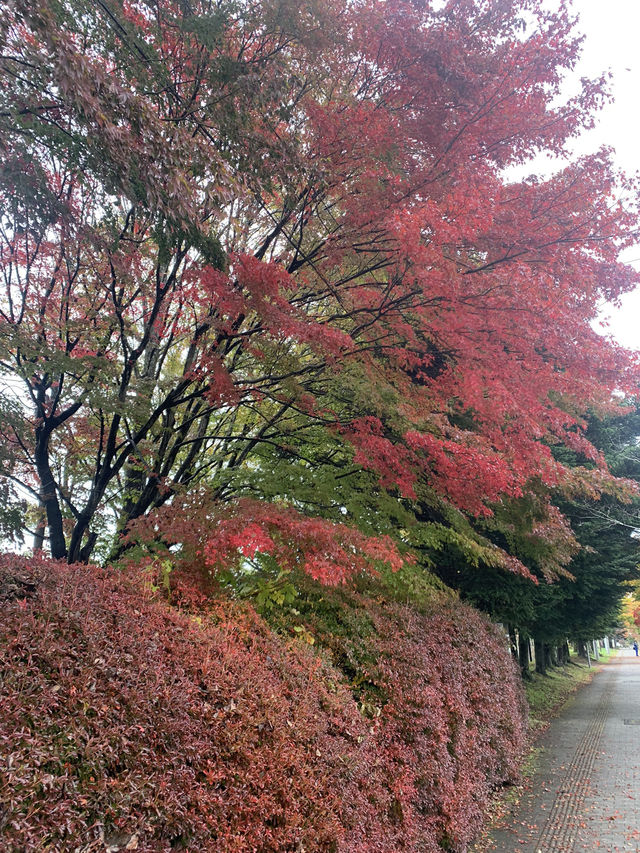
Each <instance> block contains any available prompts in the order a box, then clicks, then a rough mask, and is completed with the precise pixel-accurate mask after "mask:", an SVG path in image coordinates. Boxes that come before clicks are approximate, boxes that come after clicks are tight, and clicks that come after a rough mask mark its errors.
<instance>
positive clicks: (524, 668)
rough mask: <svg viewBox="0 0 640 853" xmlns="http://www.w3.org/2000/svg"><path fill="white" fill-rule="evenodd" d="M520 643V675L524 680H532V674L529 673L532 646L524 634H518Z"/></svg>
mask: <svg viewBox="0 0 640 853" xmlns="http://www.w3.org/2000/svg"><path fill="white" fill-rule="evenodd" d="M518 641H519V642H518V664H519V666H520V673H521V674H522V677H523V678H531V672H530V671H529V662H530V660H531V646H530V643H529V638H528V637H525V636H524V634H522V633H518Z"/></svg>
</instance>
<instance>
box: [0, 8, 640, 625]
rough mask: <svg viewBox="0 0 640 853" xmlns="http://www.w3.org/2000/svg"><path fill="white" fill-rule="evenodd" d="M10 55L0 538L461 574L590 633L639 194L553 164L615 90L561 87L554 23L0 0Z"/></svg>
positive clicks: (617, 488) (106, 551) (440, 14)
mask: <svg viewBox="0 0 640 853" xmlns="http://www.w3.org/2000/svg"><path fill="white" fill-rule="evenodd" d="M0 44H1V53H0V56H1V58H0V67H1V71H2V82H1V88H0V145H1V146H2V166H1V169H0V209H1V210H2V214H1V220H0V280H1V286H2V292H1V294H0V312H1V322H0V375H1V377H2V391H3V393H2V398H1V402H0V406H1V411H0V432H1V442H0V448H1V449H0V466H1V467H0V471H1V473H2V476H3V486H2V488H3V490H4V492H3V494H4V497H5V499H6V500H5V501H4V502H3V506H4V509H3V510H2V513H3V514H2V525H3V529H4V532H5V534H7V533H12V532H13V533H15V534H16V535H19V533H20V532H24V530H25V529H30V528H31V529H34V530H35V533H36V536H37V537H38V536H39V537H40V541H42V542H44V537H45V534H46V539H47V542H48V547H49V549H50V552H51V554H52V556H53V557H55V558H60V559H66V560H68V561H87V560H89V559H90V558H93V559H104V558H107V557H108V556H111V557H112V558H115V557H117V556H118V555H119V554H120V553H121V552H122V549H123V548H124V547H125V546H126V541H127V540H125V539H124V538H123V537H122V535H121V534H122V533H123V532H124V531H125V530H126V529H127V530H132V529H135V528H136V525H137V535H139V536H142V537H145V536H146V538H147V539H148V538H155V539H156V540H159V541H163V542H164V543H165V544H166V545H174V546H176V545H177V546H181V547H182V549H183V550H182V553H183V555H187V553H188V550H189V548H190V547H191V548H193V547H197V548H198V549H199V550H200V551H202V552H203V553H204V554H205V555H206V560H207V562H208V563H209V565H210V567H215V566H217V565H219V564H222V563H225V562H230V561H231V562H232V561H233V560H238V559H240V557H239V553H240V552H243V554H244V557H243V559H244V558H252V557H255V555H256V554H263V555H264V554H267V553H271V554H272V555H273V556H275V557H276V558H277V560H278V561H279V564H280V565H282V566H287V565H294V564H295V565H299V566H300V567H302V568H303V569H304V570H305V571H307V572H309V573H310V574H311V575H312V576H313V577H316V578H320V579H322V580H326V581H330V582H335V581H338V580H340V579H342V578H345V577H347V576H348V575H349V574H350V573H353V572H357V571H360V570H362V569H364V568H366V567H367V566H368V565H370V564H373V565H375V564H376V563H378V562H380V561H383V562H387V563H390V564H391V565H392V566H393V567H397V566H398V565H399V564H400V562H401V561H402V560H403V559H417V560H418V562H423V563H424V564H425V565H430V564H436V563H439V562H442V565H443V566H444V565H445V563H446V556H447V554H448V553H450V552H451V551H452V549H453V551H455V552H456V554H457V555H458V556H457V557H456V560H458V557H459V558H460V559H459V562H460V566H461V569H460V570H461V571H463V570H464V568H465V566H468V565H470V566H478V567H481V568H482V573H481V577H480V574H478V575H477V577H476V576H475V575H474V574H473V572H471V573H470V577H471V580H470V581H469V582H470V583H471V582H473V583H475V584H477V585H480V586H481V587H482V590H481V594H480V593H479V594H478V595H476V599H477V600H480V598H481V597H482V595H484V596H485V597H486V596H487V595H489V594H490V596H491V606H492V608H493V610H494V611H495V610H496V609H497V608H498V606H499V605H500V601H501V599H500V596H504V597H505V609H507V608H508V607H510V606H513V603H514V601H515V600H516V599H517V600H518V602H519V604H518V607H519V608H520V612H519V614H518V618H516V616H515V614H514V616H513V618H512V617H511V616H509V622H510V623H512V624H517V625H519V626H520V627H521V628H522V629H523V630H524V628H525V627H526V629H527V630H530V631H531V632H532V633H535V631H536V630H537V623H535V619H541V620H546V621H547V622H549V621H550V620H551V619H552V615H551V610H550V609H549V606H548V605H549V603H550V601H551V599H552V598H553V597H554V596H556V597H558V600H561V601H562V603H563V607H565V605H566V603H567V601H568V600H569V599H570V598H571V597H574V598H578V597H580V596H583V597H584V604H583V607H584V608H586V607H587V603H586V602H587V600H588V595H587V591H588V590H589V589H590V584H591V583H593V582H594V580H593V575H594V573H596V574H598V572H600V574H599V580H598V583H601V582H602V583H603V584H604V582H605V581H604V578H605V574H604V573H602V572H601V567H600V568H599V569H598V571H597V572H596V564H595V562H594V560H595V558H594V557H593V556H592V555H591V552H590V551H587V550H583V551H581V552H580V556H578V557H576V554H577V539H576V533H577V536H578V539H579V540H580V541H584V542H586V543H587V544H588V543H590V542H591V538H592V537H593V536H595V535H597V536H598V537H599V539H601V538H602V537H605V538H606V541H607V542H608V541H609V539H608V536H609V532H608V528H605V527H603V526H602V524H603V521H602V516H603V515H604V516H607V514H608V510H609V507H610V506H611V503H612V502H615V501H617V500H619V499H627V498H628V497H629V496H630V495H631V493H632V492H633V489H634V488H635V487H634V485H633V484H629V483H626V484H625V483H622V482H620V481H616V479H615V478H614V477H613V476H612V475H611V474H610V473H609V472H608V469H607V464H606V461H605V458H604V455H603V453H602V450H603V449H604V450H605V451H606V449H607V448H606V442H605V443H602V442H601V441H600V436H599V435H596V434H595V433H594V432H593V430H594V429H595V427H592V428H591V430H590V429H588V428H587V427H588V421H587V419H586V416H587V414H588V415H589V417H590V418H591V419H592V420H591V421H590V422H591V423H592V424H594V423H596V422H597V421H595V420H593V418H596V419H597V418H606V417H610V416H614V415H616V413H617V412H619V411H620V409H621V407H624V405H625V402H624V401H625V399H629V398H632V397H634V396H635V395H636V393H637V388H638V363H637V359H636V357H635V356H632V355H630V354H629V353H628V352H626V351H624V350H623V349H622V348H620V347H619V346H617V345H616V344H615V343H614V342H613V341H612V340H609V339H605V338H602V337H600V336H598V335H597V334H596V333H595V332H594V331H593V329H592V326H591V323H592V321H593V320H594V318H595V316H596V314H597V308H598V305H599V304H600V303H601V301H602V300H603V299H615V298H616V297H618V296H620V295H621V294H623V293H625V292H628V291H629V290H631V289H632V288H633V287H634V286H635V285H636V284H637V282H638V273H637V272H635V271H634V270H633V269H632V268H631V267H629V266H626V265H624V264H622V263H620V262H619V260H618V257H619V253H620V251H621V250H622V249H624V248H625V247H626V246H628V245H631V244H632V243H633V242H634V241H635V240H636V239H637V238H636V229H637V201H638V196H637V186H636V184H635V183H634V182H633V181H630V180H627V179H626V178H625V177H624V176H622V175H619V174H616V172H615V170H614V168H613V166H612V163H611V158H610V155H609V152H607V151H606V150H603V151H599V152H597V153H594V154H592V155H589V156H587V157H583V158H580V159H574V160H569V159H568V158H567V157H566V148H567V144H568V143H569V142H570V141H571V140H572V139H573V138H575V137H576V135H578V134H580V133H581V132H582V131H583V130H584V129H585V128H588V127H590V126H591V125H592V123H593V121H594V116H595V115H596V112H597V109H598V106H599V105H600V104H601V103H602V102H603V100H604V99H605V98H606V97H607V95H606V87H605V82H604V80H583V81H582V83H581V87H580V89H579V91H578V92H577V93H576V94H575V95H574V96H572V97H571V98H570V99H568V100H567V99H566V98H562V97H561V94H560V93H561V88H560V86H561V81H562V79H563V77H564V75H565V74H566V73H567V72H568V71H570V69H571V68H572V67H573V65H574V63H575V62H576V58H577V56H578V55H579V49H580V39H579V36H578V35H577V34H576V31H575V27H574V23H573V22H572V20H571V16H570V14H569V13H568V11H567V10H566V9H565V8H564V7H562V8H561V9H560V10H558V11H556V12H553V13H552V12H549V11H545V9H544V8H543V4H542V3H539V2H536V0H509V2H501V3H485V2H480V0H477V1H476V2H474V0H468V2H452V3H446V4H438V5H437V6H432V5H431V4H430V3H416V2H405V1H404V0H377V2H366V1H365V2H362V3H344V2H340V0H335V2H334V0H320V2H314V3H308V2H301V3H300V2H297V0H296V2H289V0H264V2H261V3H251V2H249V0H240V2H227V1H226V0H221V2H219V3H217V4H216V5H212V4H210V3H208V2H198V1H197V0H196V1H195V2H186V3H185V2H177V0H176V2H174V0H164V1H163V2H161V3H160V2H150V3H146V2H137V0H127V2H119V0H113V2H112V0H104V2H102V0H101V2H95V3H93V2H89V3H86V2H80V0H67V2H57V0H46V2H44V3H42V4H34V3H30V2H25V0H12V2H10V3H9V4H8V5H7V7H6V13H5V14H4V15H3V16H2V20H1V21H0ZM540 153H546V154H549V155H551V156H554V157H559V158H561V159H560V162H561V164H562V165H561V166H560V167H559V168H558V170H557V172H556V173H555V174H554V175H553V176H552V177H549V178H542V177H535V176H532V177H529V178H525V179H515V178H513V177H509V176H510V175H513V174H514V170H513V168H512V167H514V166H517V167H522V166H523V165H524V164H526V163H527V161H529V160H530V159H531V158H533V157H534V156H536V155H538V154H540ZM520 171H521V172H522V171H526V170H523V169H522V168H520ZM615 423H617V421H616V422H615ZM614 473H618V472H617V471H616V472H614ZM622 473H624V472H622ZM602 496H604V497H602ZM34 507H35V508H36V509H34ZM585 507H588V508H589V512H590V513H592V514H591V515H589V512H588V513H587V515H586V516H584V515H583V514H582V513H583V510H584V508H585ZM38 513H41V517H39V516H38ZM569 521H572V522H573V523H574V530H573V532H572V530H571V527H570V525H569ZM213 531H215V535H214V533H213ZM616 542H617V540H616ZM607 547H608V546H607ZM611 548H612V549H617V548H618V545H617V544H612V545H611ZM530 552H531V553H534V554H535V558H531V553H530ZM412 554H413V555H414V556H413V557H412V556H411V555H412ZM617 554H618V551H617V550H616V556H615V559H613V561H612V562H611V563H609V562H608V561H607V565H608V566H610V567H611V572H612V573H613V574H615V572H617V571H618V569H617V566H618V564H619V560H618V556H617ZM572 559H573V560H574V562H573V563H572V564H571V567H569V571H571V573H573V574H575V575H576V577H579V578H580V579H581V580H580V582H579V584H578V585H574V586H569V585H568V584H567V583H566V582H565V581H563V580H561V581H560V583H558V584H556V585H555V586H553V587H548V586H545V585H543V584H540V585H538V586H534V585H531V583H530V582H529V581H526V582H525V580H524V579H526V578H528V577H529V576H531V575H540V576H541V577H542V578H543V579H554V578H557V577H561V576H562V575H564V574H565V572H566V571H567V567H568V566H569V562H570V560H572ZM620 559H622V561H623V562H624V559H626V558H624V559H623V558H620ZM576 560H577V561H578V562H576ZM578 565H579V569H580V570H579V571H578V570H577V568H576V567H577V566H578ZM598 565H599V564H598ZM625 565H626V564H625ZM442 571H444V568H443V569H442ZM625 571H626V569H625ZM510 574H511V575H514V577H510ZM507 577H508V578H509V582H510V584H513V587H511V586H503V584H504V581H505V578H507ZM519 578H520V579H519ZM455 583H456V584H457V583H458V581H456V582H455ZM612 583H613V581H612ZM516 589H517V590H518V592H517V594H516V593H515V592H514V591H513V590H516ZM598 589H601V587H598ZM538 597H541V599H540V601H538ZM581 600H582V599H581ZM500 606H501V605H500ZM527 608H531V612H535V614H536V615H535V619H534V617H529V616H527V615H526V613H525V612H524V611H526V610H527ZM566 609H567V612H568V609H569V608H568V605H567V606H566ZM553 612H556V609H555V605H554V608H553ZM542 614H545V615H542ZM525 617H526V618H525ZM563 618H564V617H563ZM565 624H566V622H565Z"/></svg>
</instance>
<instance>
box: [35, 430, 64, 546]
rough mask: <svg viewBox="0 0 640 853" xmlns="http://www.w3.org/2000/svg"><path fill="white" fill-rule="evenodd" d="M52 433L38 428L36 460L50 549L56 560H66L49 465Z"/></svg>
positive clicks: (53, 483)
mask: <svg viewBox="0 0 640 853" xmlns="http://www.w3.org/2000/svg"><path fill="white" fill-rule="evenodd" d="M50 437H51V432H50V430H49V429H47V428H46V425H44V424H41V425H40V426H38V427H36V442H35V451H34V458H35V463H36V468H37V471H38V477H39V478H40V494H41V496H42V503H43V504H44V509H45V512H46V514H47V525H48V526H49V548H50V549H51V556H52V557H53V559H54V560H64V559H65V558H66V556H67V543H66V542H65V538H64V528H63V523H62V512H61V510H60V502H59V500H58V491H57V488H56V481H55V479H54V477H53V473H52V471H51V467H50V465H49V438H50Z"/></svg>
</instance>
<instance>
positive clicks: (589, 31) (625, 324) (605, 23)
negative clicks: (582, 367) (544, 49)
mask: <svg viewBox="0 0 640 853" xmlns="http://www.w3.org/2000/svg"><path fill="white" fill-rule="evenodd" d="M549 5H550V6H551V5H553V4H552V2H549ZM573 10H574V12H575V13H577V14H578V16H579V30H580V31H581V32H583V33H584V34H585V36H586V41H585V44H584V50H583V57H582V60H581V63H580V67H579V68H578V69H577V72H576V73H577V75H578V76H579V77H580V76H595V75H597V74H599V73H601V72H602V71H606V70H608V69H610V70H611V71H612V72H613V75H614V79H613V85H612V91H613V95H614V98H615V100H614V103H612V104H610V105H608V106H607V107H606V108H605V109H604V110H603V111H602V114H601V118H600V121H599V124H598V127H597V128H595V129H594V130H593V131H591V132H590V133H589V134H588V136H587V138H585V139H582V140H580V144H579V145H580V151H581V152H582V151H590V150H595V149H597V148H599V147H600V146H601V145H610V146H612V147H613V148H615V149H616V160H617V162H618V164H619V166H620V167H621V168H622V169H624V170H625V171H626V172H628V173H629V174H633V173H635V172H637V171H639V170H640V0H573ZM625 258H626V259H627V260H628V261H629V262H632V261H633V262H634V266H638V268H640V245H638V246H637V247H636V248H635V249H634V250H633V251H630V252H628V253H626V255H625ZM605 313H608V314H609V315H610V324H611V325H610V329H609V331H610V332H611V334H613V335H614V336H615V337H616V338H617V339H618V340H619V341H620V342H621V343H622V344H624V346H627V347H630V348H633V349H640V292H636V293H634V294H629V295H628V296H626V297H625V298H624V300H623V307H622V309H621V310H611V309H608V310H607V311H606V312H605Z"/></svg>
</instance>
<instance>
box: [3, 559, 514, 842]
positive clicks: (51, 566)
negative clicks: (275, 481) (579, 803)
mask: <svg viewBox="0 0 640 853" xmlns="http://www.w3.org/2000/svg"><path fill="white" fill-rule="evenodd" d="M0 599H1V600H2V609H3V620H2V623H1V624H0V671H1V672H2V696H1V707H2V715H1V718H0V757H1V765H0V774H1V775H0V804H1V810H0V839H1V842H2V849H4V850H8V851H16V853H17V851H35V850H45V849H51V850H56V851H75V850H82V851H93V850H95V851H97V850H105V848H110V849H112V850H117V849H137V850H141V851H150V853H151V851H168V850H172V849H188V850H194V851H195V850H198V851H221V853H226V852H227V851H228V853H236V851H237V853H239V851H243V853H244V851H246V853H249V851H260V853H276V851H277V853H287V851H291V853H294V851H296V853H302V851H305V853H320V851H322V852H323V853H329V851H332V850H333V851H340V853H343V852H344V853H390V851H392V850H393V851H425V853H435V851H437V850H440V849H442V845H445V846H447V847H448V849H450V850H460V851H461V850H464V849H465V846H466V843H467V840H468V839H469V838H470V837H471V835H472V833H473V831H474V829H476V828H477V826H478V822H479V819H480V814H481V810H482V806H483V804H484V802H485V797H486V794H487V791H488V790H489V788H490V786H491V785H492V784H495V783H498V782H500V781H503V780H505V779H506V778H508V777H509V775H510V774H511V773H512V772H513V769H514V758H515V754H516V752H517V749H518V747H519V745H520V740H519V738H520V735H521V731H522V730H521V718H520V717H519V716H518V709H517V707H516V705H515V704H514V707H513V708H509V701H510V697H511V698H512V699H513V702H514V703H515V702H516V699H517V691H516V689H515V687H514V685H515V681H514V680H513V672H512V671H511V670H509V671H508V672H507V670H506V669H505V668H504V667H505V664H504V660H505V655H504V654H503V653H502V652H501V651H500V647H499V644H498V643H496V640H495V637H492V636H491V632H490V630H489V628H488V627H487V625H486V623H485V622H484V621H483V620H482V619H480V618H479V617H476V616H474V615H472V611H470V610H468V609H467V608H464V613H463V615H460V614H458V615H456V611H455V610H451V611H446V612H442V613H440V614H434V615H432V616H420V615H418V614H416V613H414V612H412V611H411V610H409V609H407V608H400V607H395V606H391V611H392V618H389V617H388V615H385V614H384V612H383V610H382V609H380V610H379V611H378V612H377V613H374V615H373V617H372V618H373V619H374V621H375V623H376V631H377V632H378V637H377V638H376V641H375V642H376V645H377V647H378V648H379V649H380V650H381V654H382V657H381V662H380V669H379V675H380V678H381V681H382V682H384V683H382V685H381V689H382V690H383V692H384V693H385V696H386V700H385V703H384V706H383V708H382V711H381V713H380V715H379V716H376V715H374V716H373V717H372V716H367V714H362V713H361V712H360V709H359V707H358V705H357V703H356V702H355V700H354V699H353V697H352V695H351V693H350V692H349V691H348V690H347V688H346V686H345V684H344V679H341V675H340V673H339V672H338V671H337V670H335V669H333V668H332V667H330V666H329V665H328V664H327V663H325V662H324V661H323V660H322V659H321V658H320V657H319V656H318V655H317V654H316V653H314V652H313V651H312V650H311V649H309V648H308V647H306V646H305V645H304V644H303V643H299V642H296V641H292V642H290V643H287V642H286V641H284V640H282V639H281V638H279V637H278V636H277V635H275V634H273V633H272V632H271V631H270V630H269V629H268V628H267V627H266V625H265V624H264V623H263V622H262V621H261V620H260V619H259V618H258V617H257V616H255V615H252V614H251V613H247V612H240V611H238V610H237V609H236V608H234V607H233V606H232V605H231V604H229V603H225V604H224V606H223V605H220V606H218V607H217V608H215V607H214V608H211V609H210V611H209V612H208V613H206V614H205V613H204V612H203V613H202V615H201V616H200V617H196V616H194V615H188V614H184V613H179V612H177V611H175V610H172V609H171V608H169V607H167V606H166V605H164V604H163V603H161V602H157V601H153V600H151V599H150V598H149V597H148V596H145V595H144V594H143V593H141V591H140V589H139V588H138V586H137V585H136V584H135V583H134V582H133V581H132V580H130V579H127V578H126V577H124V576H123V575H122V574H118V573H117V572H115V571H113V570H100V569H97V568H95V567H78V566H71V567H69V566H66V565H59V564H56V563H51V562H47V561H39V560H26V559H24V558H20V557H15V556H5V557H2V558H0ZM391 611H390V612H391ZM399 631H401V632H402V634H399V633H398V632H399ZM474 632H476V636H478V641H477V642H474V646H473V650H472V649H471V648H470V640H471V637H472V635H473V634H474ZM477 632H480V635H478V634H477ZM485 645H486V650H485ZM496 678H501V679H504V681H503V682H502V683H501V690H500V697H499V700H500V701H498V697H497V695H496V694H497V691H496V690H495V688H494V686H492V685H495V680H496ZM516 704H517V703H516ZM512 712H513V716H512ZM127 845H128V848H127Z"/></svg>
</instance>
